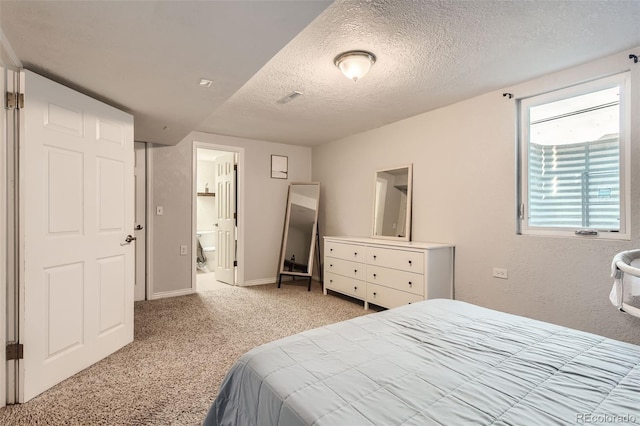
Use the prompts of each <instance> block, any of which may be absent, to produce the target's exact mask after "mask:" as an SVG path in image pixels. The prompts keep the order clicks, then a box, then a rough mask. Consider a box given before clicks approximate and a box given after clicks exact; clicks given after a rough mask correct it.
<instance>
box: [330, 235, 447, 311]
mask: <svg viewBox="0 0 640 426" xmlns="http://www.w3.org/2000/svg"><path fill="white" fill-rule="evenodd" d="M453 250H454V248H453V246H452V245H450V244H437V243H423V242H416V241H412V242H401V241H386V240H376V239H372V238H357V237H325V238H324V277H323V278H324V294H327V290H332V291H336V292H338V293H342V294H346V295H348V296H351V297H354V298H356V299H360V300H363V301H364V308H365V309H368V307H369V303H372V304H375V305H378V306H382V307H385V308H395V307H397V306H401V305H406V304H409V303H416V302H420V301H423V300H426V299H435V298H446V299H451V298H453Z"/></svg>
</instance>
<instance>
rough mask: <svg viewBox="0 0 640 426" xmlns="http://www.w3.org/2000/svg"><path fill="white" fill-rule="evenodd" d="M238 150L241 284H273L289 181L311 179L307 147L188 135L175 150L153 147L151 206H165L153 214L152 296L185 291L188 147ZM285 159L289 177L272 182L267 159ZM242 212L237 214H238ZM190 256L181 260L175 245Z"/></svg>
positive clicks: (190, 155) (190, 264) (189, 222)
mask: <svg viewBox="0 0 640 426" xmlns="http://www.w3.org/2000/svg"><path fill="white" fill-rule="evenodd" d="M194 142H200V143H207V144H211V145H215V146H216V147H218V146H228V147H232V148H233V147H236V148H242V149H243V156H244V171H240V172H239V179H242V178H244V183H243V185H244V201H243V203H242V202H239V204H240V205H241V206H242V205H244V229H240V230H239V232H240V233H241V234H242V235H244V247H243V248H241V250H243V253H239V261H240V260H241V259H244V261H243V262H242V263H244V264H243V265H240V267H243V268H244V282H243V283H240V284H244V285H251V284H258V283H265V282H274V281H275V277H276V272H277V263H278V257H279V254H280V243H281V240H282V229H283V225H284V213H285V207H286V201H287V191H288V187H289V183H290V182H304V181H309V180H310V179H311V148H308V147H299V146H293V145H284V144H277V143H271V142H264V141H257V140H251V139H243V138H234V137H230V136H221V135H213V134H208V133H200V132H192V133H191V134H189V135H188V136H187V137H186V138H184V139H183V140H182V141H181V142H180V143H179V144H178V145H176V146H162V145H153V146H152V148H151V150H152V153H151V155H152V165H151V168H152V171H151V173H152V184H153V188H152V191H151V192H152V200H153V201H152V202H153V209H155V206H157V205H162V206H163V207H164V215H163V216H153V223H152V229H151V232H152V256H153V260H152V261H153V270H152V276H151V279H152V280H153V293H154V295H155V296H156V297H161V296H164V295H171V294H174V293H180V292H186V291H189V289H190V288H191V274H192V271H193V268H194V261H195V260H194V259H195V258H194V255H193V253H192V250H191V241H192V240H191V238H192V235H191V234H192V198H191V197H192V191H193V186H192V173H193V152H192V150H193V149H194V147H193V143H194ZM272 154H276V155H285V156H288V157H289V179H287V180H285V179H271V172H270V170H271V155H272ZM240 214H242V213H240ZM183 244H184V245H187V246H188V247H189V255H187V256H180V250H179V247H180V245H183Z"/></svg>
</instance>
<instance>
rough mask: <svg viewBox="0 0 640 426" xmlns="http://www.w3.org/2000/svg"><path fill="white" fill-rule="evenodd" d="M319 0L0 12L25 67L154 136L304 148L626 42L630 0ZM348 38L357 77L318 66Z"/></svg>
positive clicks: (632, 15)
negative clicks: (202, 83) (124, 115)
mask: <svg viewBox="0 0 640 426" xmlns="http://www.w3.org/2000/svg"><path fill="white" fill-rule="evenodd" d="M329 4H330V2H327V1H285V0H283V1H241V0H237V1H225V2H220V1H209V2H207V1H204V2H190V1H173V2H162V1H146V2H142V1H140V2H136V1H130V2H111V1H97V2H68V1H58V2H48V1H43V2H28V1H21V2H12V1H6V0H2V1H0V24H1V26H2V30H3V32H4V33H5V35H6V37H7V39H8V40H9V41H10V43H11V45H12V47H13V49H14V51H15V53H16V55H17V56H18V58H20V60H21V61H22V62H23V64H24V65H25V66H26V67H28V68H31V69H33V70H35V71H37V72H40V73H42V74H45V75H48V76H50V77H53V78H54V79H56V80H58V81H62V82H65V83H67V84H68V85H71V86H73V87H76V88H79V89H81V90H82V91H85V92H88V93H89V94H92V95H94V96H96V97H98V98H100V99H104V100H107V101H108V102H109V103H112V104H115V105H116V106H120V107H121V108H123V109H125V110H127V111H129V112H131V113H133V114H134V116H135V126H136V139H137V140H143V141H151V142H158V143H165V144H175V143H178V142H179V141H180V139H181V138H182V137H183V136H184V135H186V133H187V132H189V131H191V130H200V131H206V132H212V133H219V134H227V135H233V136H240V137H248V138H254V139H260V140H269V141H276V142H284V143H291V144H299V145H314V144H318V143H322V142H326V141H331V140H335V139H338V138H341V137H344V136H348V135H351V134H354V133H358V132H361V131H364V130H368V129H372V128H375V127H379V126H382V125H384V124H387V123H391V122H394V121H397V120H399V119H402V118H406V117H410V116H413V115H416V114H419V113H422V112H425V111H428V110H432V109H435V108H439V107H442V106H444V105H448V104H451V103H454V102H457V101H460V100H462V99H466V98H469V97H472V96H475V95H479V94H482V93H486V92H488V91H492V90H496V89H499V88H502V87H506V86H510V85H512V84H515V83H518V82H521V81H525V80H528V79H531V78H534V77H537V76H540V75H543V74H546V73H549V72H553V71H557V70H560V69H563V68H567V67H570V66H573V65H577V64H579V63H583V62H586V61H589V60H592V59H595V58H598V57H602V56H605V55H608V54H612V53H616V52H620V51H623V50H626V49H630V48H634V47H636V46H640V25H638V22H640V1H636V0H628V1H503V0H500V1H497V0H480V1H462V0H460V1H456V0H450V1H432V0H415V1H410V0H337V1H336V2H334V3H333V4H331V5H329ZM328 5H329V6H328ZM327 6H328V7H327ZM353 49H364V50H370V51H371V52H373V53H374V54H375V55H376V56H377V58H378V60H377V62H376V64H375V65H374V66H373V68H372V69H371V71H370V73H369V74H368V75H367V76H366V77H364V78H363V79H361V80H359V81H358V82H357V83H354V82H353V81H350V80H348V79H346V78H345V77H343V76H342V75H341V74H340V71H339V70H338V69H337V68H336V67H335V66H334V65H333V59H334V57H335V56H336V55H337V54H339V53H341V52H343V51H346V50H353ZM201 77H205V78H209V79H211V80H213V81H214V85H213V87H212V88H210V89H206V90H205V89H201V88H199V87H197V82H198V81H199V79H200V78H201ZM294 90H297V91H300V92H302V93H303V95H302V96H300V97H298V98H296V99H294V100H292V101H291V102H289V103H286V104H281V103H278V102H277V101H278V100H279V99H281V98H283V97H284V96H286V95H288V94H290V93H291V92H293V91H294ZM165 126H166V127H167V128H166V129H164V127H165ZM163 129H164V130H163Z"/></svg>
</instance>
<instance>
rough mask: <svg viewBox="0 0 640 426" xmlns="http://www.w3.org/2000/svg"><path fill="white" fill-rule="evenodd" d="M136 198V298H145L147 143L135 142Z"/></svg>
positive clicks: (134, 293)
mask: <svg viewBox="0 0 640 426" xmlns="http://www.w3.org/2000/svg"><path fill="white" fill-rule="evenodd" d="M134 150H135V167H134V176H135V194H136V195H135V199H136V213H135V216H136V220H135V222H136V224H135V228H134V232H135V234H134V235H135V236H136V284H135V288H134V291H133V296H134V300H136V301H137V300H144V299H145V296H146V285H147V243H146V242H147V144H146V143H144V142H134Z"/></svg>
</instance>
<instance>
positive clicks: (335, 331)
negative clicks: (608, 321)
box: [204, 299, 640, 426]
mask: <svg viewBox="0 0 640 426" xmlns="http://www.w3.org/2000/svg"><path fill="white" fill-rule="evenodd" d="M590 423H598V424H603V423H609V424H610V423H625V424H640V347H639V346H636V345H632V344H628V343H623V342H619V341H615V340H611V339H607V338H604V337H601V336H596V335H593V334H589V333H585V332H581V331H577V330H572V329H569V328H565V327H560V326H557V325H553V324H548V323H544V322H540V321H535V320H531V319H527V318H523V317H518V316H515V315H510V314H506V313H502V312H497V311H493V310H490V309H486V308H481V307H478V306H474V305H470V304H468V303H464V302H459V301H454V300H443V299H440V300H428V301H425V302H420V303H416V304H412V305H407V306H402V307H400V308H396V309H390V310H387V311H382V312H378V313H374V314H370V315H364V316H361V317H358V318H354V319H351V320H348V321H343V322H340V323H336V324H331V325H328V326H325V327H321V328H317V329H314V330H309V331H306V332H303V333H299V334H296V335H293V336H290V337H287V338H284V339H281V340H278V341H275V342H271V343H268V344H266V345H262V346H259V347H257V348H255V349H253V350H251V351H250V352H248V353H246V354H245V355H243V356H242V357H241V358H240V359H239V360H238V361H237V362H236V364H234V366H233V367H232V368H231V370H230V371H229V373H228V374H227V376H226V378H225V380H224V382H223V383H222V386H221V388H220V392H219V394H218V397H217V398H216V400H215V401H214V403H213V405H212V407H211V409H210V411H209V414H208V416H207V418H206V420H205V422H204V424H205V426H210V425H243V426H251V425H256V426H258V425H259V426H270V425H274V426H275V425H281V426H302V425H315V426H322V425H328V426H335V425H350V426H358V425H369V426H370V425H385V426H393V425H404V426H410V425H412V426H425V425H440V426H441V425H446V426H455V425H498V426H507V425H568V424H590Z"/></svg>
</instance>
